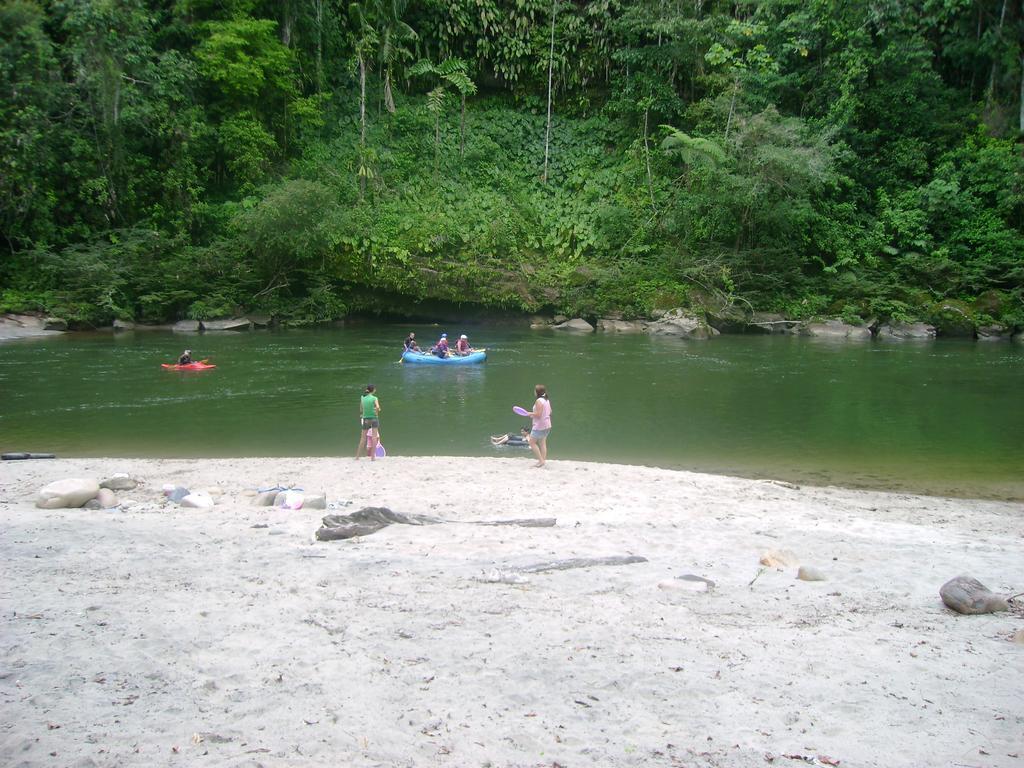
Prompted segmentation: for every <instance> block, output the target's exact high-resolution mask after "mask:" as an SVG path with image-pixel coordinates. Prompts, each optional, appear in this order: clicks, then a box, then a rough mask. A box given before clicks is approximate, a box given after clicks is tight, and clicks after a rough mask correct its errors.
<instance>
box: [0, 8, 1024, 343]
mask: <svg viewBox="0 0 1024 768" xmlns="http://www.w3.org/2000/svg"><path fill="white" fill-rule="evenodd" d="M552 25H553V29H554V37H553V39H554V43H553V46H552V45H551V31H552ZM1022 41H1024V6H1022V5H1021V3H1019V2H1012V1H1011V0H974V1H973V2H967V1H966V0H929V1H928V2H924V3H881V4H868V3H837V2H833V1H832V0H811V1H810V2H793V1H792V0H751V2H747V3H724V2H718V1H717V0H705V2H697V3H687V4H684V3H666V2H664V0H574V2H571V3H568V2H562V1H560V0H552V1H551V2H549V1H548V0H545V1H544V2H541V0H514V1H513V0H424V2H420V3H415V4H407V3H406V2H404V0H362V1H361V2H356V3H351V4H348V3H343V2H340V0H301V2H300V0H284V1H283V2H274V3H271V2H268V1H267V0H230V1H228V2H214V0H181V1H180V2H174V3H170V2H158V0H54V1H53V2H48V3H45V4H43V3H40V2H36V1H35V0H0V233H2V235H3V239H2V240H0V246H2V247H3V249H4V256H3V259H2V261H0V311H10V310H18V311H25V310H40V311H48V312H53V313H58V314H61V315H64V316H66V317H68V318H69V319H70V320H71V321H72V322H76V323H79V324H81V325H87V324H91V323H104V322H109V321H110V320H112V319H114V318H123V319H129V318H135V319H141V320H144V321H153V322H156V321H164V320H173V319H178V318H204V317H216V316H223V315H228V314H231V313H234V312H238V311H249V310H252V311H261V312H265V313H269V314H273V315H276V316H278V317H280V318H282V319H285V320H286V321H289V322H296V323H306V322H319V321H323V320H329V319H332V318H335V317H339V316H342V315H344V314H346V313H349V312H353V311H367V310H369V311H374V310H377V311H379V310H381V309H384V308H387V309H391V310H394V311H400V312H401V311H405V312H409V313H414V312H416V311H417V310H416V307H417V305H418V304H419V303H420V302H422V301H425V300H442V301H447V302H453V303H456V304H474V305H482V306H490V307H495V308H505V309H512V310H519V311H536V310H541V309H547V310H560V311H565V312H572V313H578V314H583V315H588V316H600V315H604V314H611V313H621V314H622V315H624V316H627V317H629V316H644V315H648V314H649V313H651V312H652V311H653V310H655V309H658V308H665V307H672V306H679V305H681V304H683V305H685V304H690V303H697V302H703V301H708V300H711V299H713V300H714V301H716V302H719V303H720V302H723V301H724V302H727V303H729V302H731V303H738V304H741V305H743V306H745V307H748V308H756V309H766V310H776V311H782V312H785V313H786V314H788V315H790V316H797V317H813V316H820V315H835V316H842V317H845V318H847V319H850V320H854V319H858V318H860V319H867V318H885V317H892V318H896V319H909V318H924V319H933V318H936V317H939V316H940V315H942V313H949V312H951V311H953V310H951V309H950V307H953V306H955V307H956V312H957V313H959V314H961V315H966V316H968V317H969V320H970V322H973V323H976V324H981V323H993V322H1001V323H1003V324H1006V325H1021V324H1024V153H1022V137H1024V133H1022V131H1024V105H1022V104H1021V94H1022V93H1024V44H1022ZM549 64H550V68H551V78H552V93H551V100H552V104H553V113H554V121H553V127H552V132H551V137H550V160H549V166H548V170H547V179H546V180H545V179H544V178H543V176H542V171H543V168H542V166H543V162H544V139H545V129H546V117H547V116H546V110H547V102H548V70H549ZM951 302H953V303H951Z"/></svg>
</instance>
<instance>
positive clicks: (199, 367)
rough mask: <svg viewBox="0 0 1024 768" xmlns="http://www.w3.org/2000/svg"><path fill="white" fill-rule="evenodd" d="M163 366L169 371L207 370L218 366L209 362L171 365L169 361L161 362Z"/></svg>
mask: <svg viewBox="0 0 1024 768" xmlns="http://www.w3.org/2000/svg"><path fill="white" fill-rule="evenodd" d="M160 367H161V368H166V369H167V370H168V371H205V370H208V369H210V368H216V367H217V366H216V365H210V364H209V363H203V362H199V363H189V364H188V365H178V364H177V363H175V364H174V365H170V364H168V363H160Z"/></svg>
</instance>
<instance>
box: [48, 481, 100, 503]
mask: <svg viewBox="0 0 1024 768" xmlns="http://www.w3.org/2000/svg"><path fill="white" fill-rule="evenodd" d="M99 492H100V484H99V483H97V482H96V481H95V480H91V479H85V478H79V477H69V478H68V479H66V480H57V481H56V482H53V483H50V484H49V485H45V486H43V487H42V488H40V489H39V493H38V495H37V496H36V506H37V507H38V508H39V509H75V508H77V507H80V506H82V505H83V504H85V502H87V501H90V500H92V499H94V498H96V494H98V493H99Z"/></svg>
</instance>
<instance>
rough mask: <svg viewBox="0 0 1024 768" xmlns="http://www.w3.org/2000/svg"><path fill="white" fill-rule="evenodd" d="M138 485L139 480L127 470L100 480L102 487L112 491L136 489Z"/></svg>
mask: <svg viewBox="0 0 1024 768" xmlns="http://www.w3.org/2000/svg"><path fill="white" fill-rule="evenodd" d="M138 487H139V481H138V480H136V479H135V478H134V477H132V476H131V475H129V474H127V473H126V472H118V473H117V474H115V475H111V476H110V477H108V478H107V479H106V480H103V481H102V482H100V488H109V489H110V490H112V491H134V490H135V489H136V488H138Z"/></svg>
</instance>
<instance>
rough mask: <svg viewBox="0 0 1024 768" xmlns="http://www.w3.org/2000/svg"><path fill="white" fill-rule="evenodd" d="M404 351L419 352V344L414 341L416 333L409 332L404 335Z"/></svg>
mask: <svg viewBox="0 0 1024 768" xmlns="http://www.w3.org/2000/svg"><path fill="white" fill-rule="evenodd" d="M405 351H406V352H419V351H420V345H419V344H417V343H416V334H415V333H412V332H410V333H409V335H408V336H406V337H405Z"/></svg>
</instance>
